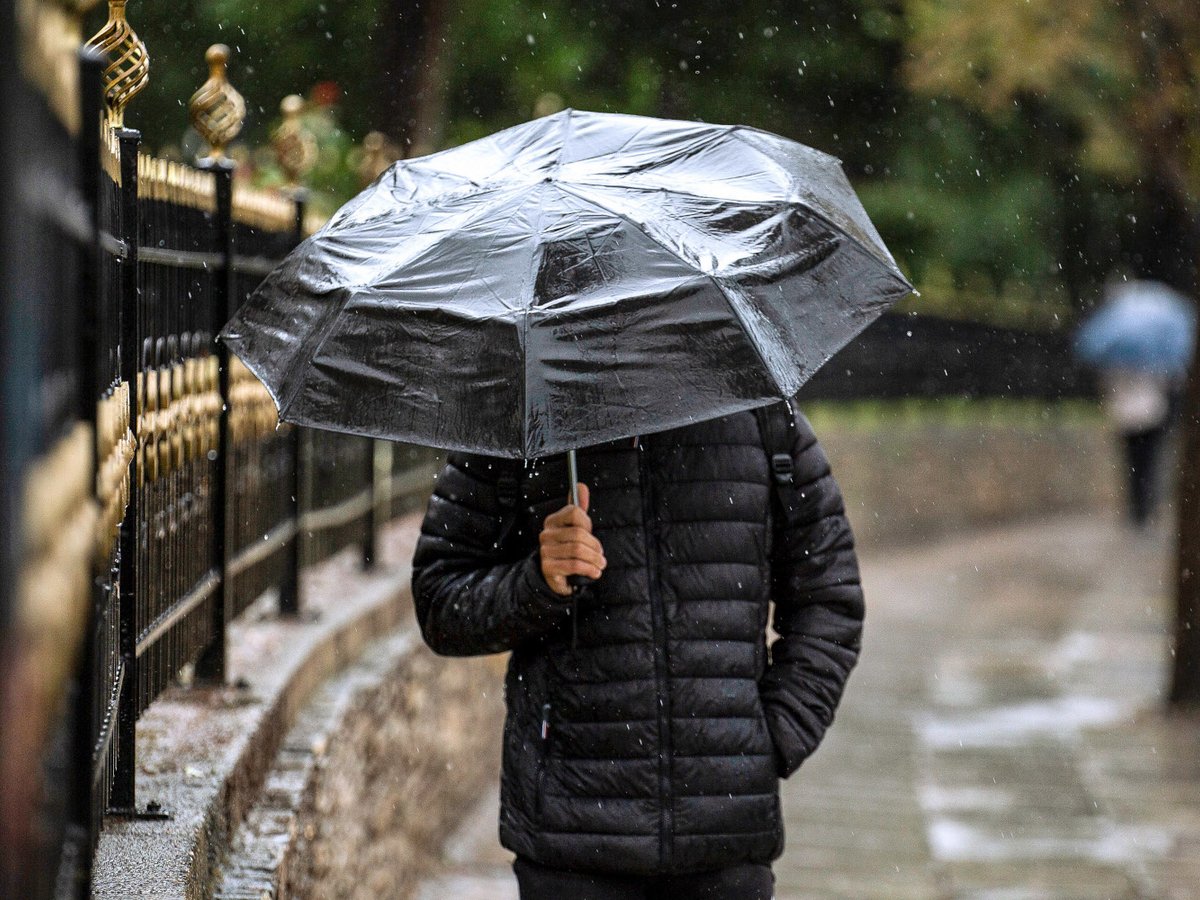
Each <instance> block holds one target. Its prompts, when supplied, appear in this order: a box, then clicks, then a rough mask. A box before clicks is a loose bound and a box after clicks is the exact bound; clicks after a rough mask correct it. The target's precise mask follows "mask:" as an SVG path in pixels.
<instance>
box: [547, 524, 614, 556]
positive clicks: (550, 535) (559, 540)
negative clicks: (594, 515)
mask: <svg viewBox="0 0 1200 900" xmlns="http://www.w3.org/2000/svg"><path fill="white" fill-rule="evenodd" d="M538 540H539V541H540V542H541V543H543V544H572V543H576V542H580V543H584V544H589V545H591V546H593V547H595V548H596V549H597V550H600V551H601V552H603V549H604V548H602V547H601V546H600V540H599V539H598V538H597V537H596V536H595V535H594V534H592V533H591V532H590V531H588V530H587V529H586V528H580V527H578V526H572V527H570V528H547V529H545V530H544V531H542V533H541V534H539V535H538Z"/></svg>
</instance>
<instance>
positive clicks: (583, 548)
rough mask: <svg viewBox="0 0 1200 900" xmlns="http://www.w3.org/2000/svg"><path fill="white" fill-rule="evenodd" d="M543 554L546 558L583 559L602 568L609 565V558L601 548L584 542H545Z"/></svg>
mask: <svg viewBox="0 0 1200 900" xmlns="http://www.w3.org/2000/svg"><path fill="white" fill-rule="evenodd" d="M542 555H543V558H545V559H556V560H563V559H581V560H583V561H584V562H588V563H591V564H592V565H594V566H597V567H599V568H601V569H603V568H604V567H605V566H607V565H608V560H607V559H605V558H604V554H603V553H602V552H601V551H600V550H599V549H597V548H596V547H594V546H592V545H590V544H584V543H562V544H544V545H543V546H542Z"/></svg>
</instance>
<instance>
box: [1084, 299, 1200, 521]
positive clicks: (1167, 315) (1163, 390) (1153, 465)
mask: <svg viewBox="0 0 1200 900" xmlns="http://www.w3.org/2000/svg"><path fill="white" fill-rule="evenodd" d="M1106 293H1107V298H1106V302H1105V304H1104V305H1103V306H1102V307H1100V309H1099V310H1097V311H1096V312H1095V313H1094V314H1093V315H1092V316H1090V317H1089V318H1088V319H1087V320H1086V321H1085V322H1084V323H1083V325H1082V326H1080V329H1079V331H1078V332H1077V334H1076V336H1075V352H1076V355H1077V356H1078V357H1079V358H1080V359H1081V360H1083V361H1084V362H1086V363H1088V364H1089V365H1092V366H1094V367H1096V368H1097V369H1098V370H1099V375H1100V394H1101V399H1102V400H1103V402H1104V408H1105V411H1106V413H1107V414H1108V417H1109V420H1110V421H1111V422H1112V423H1113V425H1114V426H1115V427H1116V430H1117V433H1118V436H1119V438H1120V441H1121V446H1122V452H1123V455H1124V463H1125V466H1124V468H1125V473H1126V483H1127V497H1128V501H1127V502H1128V507H1127V508H1128V511H1129V521H1130V523H1131V524H1132V525H1133V526H1134V527H1135V528H1139V529H1141V528H1145V527H1146V525H1147V524H1148V522H1149V521H1150V518H1151V516H1152V515H1153V514H1154V510H1155V507H1156V505H1157V500H1158V482H1159V461H1160V460H1161V458H1162V453H1163V448H1164V445H1165V443H1166V439H1167V435H1168V434H1169V433H1170V430H1171V427H1172V425H1173V424H1174V421H1175V418H1176V416H1177V413H1178V409H1179V404H1180V401H1181V394H1182V389H1183V383H1184V379H1185V377H1186V375H1187V370H1188V366H1189V365H1190V364H1191V360H1192V354H1193V351H1194V346H1195V340H1196V311H1195V308H1194V307H1193V305H1192V304H1191V302H1189V301H1188V299H1187V298H1186V297H1184V296H1183V295H1182V294H1180V293H1179V292H1178V291H1175V290H1174V289H1173V288H1171V287H1169V286H1167V285H1165V284H1163V283H1162V282H1158V281H1148V280H1147V281H1129V282H1114V283H1113V284H1112V285H1111V286H1110V287H1109V289H1108V291H1107V292H1106Z"/></svg>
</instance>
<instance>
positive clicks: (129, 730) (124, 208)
mask: <svg viewBox="0 0 1200 900" xmlns="http://www.w3.org/2000/svg"><path fill="white" fill-rule="evenodd" d="M84 127H85V128H86V127H87V125H86V123H85V124H84ZM117 138H118V145H119V146H120V151H121V188H120V205H121V212H120V216H121V242H122V243H123V244H124V254H123V255H122V257H121V263H120V265H121V270H120V271H121V280H120V284H121V287H120V304H121V311H120V321H121V341H120V361H121V380H122V381H123V382H125V383H126V384H127V385H129V421H130V422H136V421H137V420H138V409H137V404H138V397H137V395H138V392H137V391H136V390H135V389H134V386H135V385H136V384H137V379H138V362H139V356H140V350H141V345H142V329H141V322H140V321H139V306H140V304H139V303H138V271H137V262H138V232H139V227H138V226H139V222H138V149H139V148H140V146H141V140H142V136H141V132H138V131H135V130H133V129H130V128H120V129H118V131H117ZM131 465H133V464H132V463H131ZM140 493H141V491H140V488H139V487H138V483H137V478H136V477H135V476H131V477H130V479H129V505H128V506H127V507H126V509H125V517H124V519H122V521H121V535H120V547H121V551H120V553H121V563H120V575H119V583H120V589H121V606H120V646H121V669H122V677H121V681H120V684H121V691H120V705H119V707H118V714H117V768H116V772H115V774H114V776H113V786H112V793H111V795H110V796H109V809H110V811H112V812H114V813H120V814H124V815H132V814H133V813H134V811H135V809H136V802H137V797H136V793H135V790H134V782H135V773H136V771H137V764H136V759H135V752H136V750H135V740H134V739H135V734H136V733H135V728H136V722H137V704H138V698H137V686H138V678H137V632H136V619H135V611H136V609H137V602H138V597H137V545H138V520H139V518H140V517H139V515H138V508H139V505H140Z"/></svg>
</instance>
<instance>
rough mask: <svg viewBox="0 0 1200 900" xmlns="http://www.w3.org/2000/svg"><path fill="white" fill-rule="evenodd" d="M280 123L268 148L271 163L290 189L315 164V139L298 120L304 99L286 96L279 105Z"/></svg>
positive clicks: (302, 110) (293, 95)
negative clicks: (270, 148)
mask: <svg viewBox="0 0 1200 900" xmlns="http://www.w3.org/2000/svg"><path fill="white" fill-rule="evenodd" d="M279 111H280V112H281V113H283V122H282V123H280V125H279V127H278V128H276V129H275V133H274V134H272V135H271V146H272V148H273V149H274V150H275V159H276V161H277V162H278V163H279V168H281V169H283V174H284V175H286V176H287V180H288V184H289V185H291V186H292V187H295V186H297V185H299V183H300V179H301V178H303V177H304V176H305V175H306V174H308V172H309V170H311V169H312V167H313V166H314V165H316V162H317V139H316V138H315V137H313V134H312V132H311V131H309V130H308V128H307V127H305V125H304V122H303V121H302V120H301V119H300V115H301V113H303V112H304V98H303V97H301V96H299V95H298V94H289V95H288V96H286V97H284V98H283V100H282V102H280V104H279Z"/></svg>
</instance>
